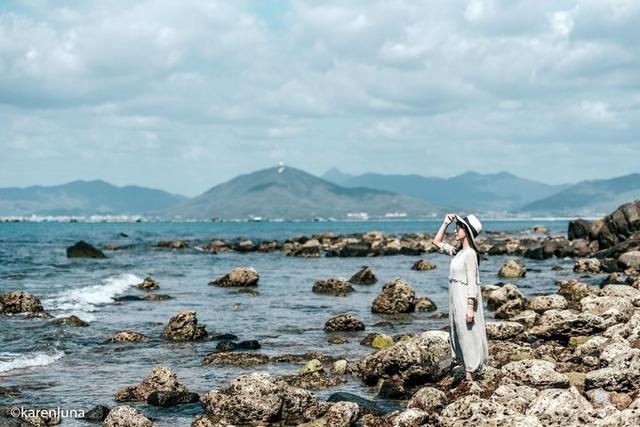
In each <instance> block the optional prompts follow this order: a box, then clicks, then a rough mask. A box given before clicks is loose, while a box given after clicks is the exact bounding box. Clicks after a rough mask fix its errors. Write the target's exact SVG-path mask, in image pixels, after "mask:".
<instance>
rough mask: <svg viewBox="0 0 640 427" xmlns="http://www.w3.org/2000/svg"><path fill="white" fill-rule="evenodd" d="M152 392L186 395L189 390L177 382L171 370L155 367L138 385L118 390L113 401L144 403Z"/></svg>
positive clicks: (164, 367)
mask: <svg viewBox="0 0 640 427" xmlns="http://www.w3.org/2000/svg"><path fill="white" fill-rule="evenodd" d="M154 391H170V392H177V393H187V392H188V391H189V390H188V389H187V387H185V386H184V385H182V384H180V383H179V382H178V380H177V378H176V374H174V373H173V372H172V371H171V369H169V368H168V367H166V366H156V367H155V368H153V369H152V371H151V372H150V373H149V374H148V375H147V376H146V377H145V378H144V379H143V380H142V382H141V383H140V384H136V385H132V386H129V387H125V388H122V389H120V390H118V391H117V392H116V395H115V400H116V401H118V402H144V401H146V400H147V399H148V398H149V395H150V394H151V393H152V392H154Z"/></svg>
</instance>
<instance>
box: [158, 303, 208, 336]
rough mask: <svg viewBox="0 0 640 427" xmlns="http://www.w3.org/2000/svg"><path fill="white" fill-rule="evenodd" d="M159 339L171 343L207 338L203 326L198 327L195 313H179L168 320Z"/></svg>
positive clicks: (187, 311)
mask: <svg viewBox="0 0 640 427" xmlns="http://www.w3.org/2000/svg"><path fill="white" fill-rule="evenodd" d="M160 337H161V338H164V339H166V340H171V341H195V340H199V339H203V338H206V337H207V331H206V330H205V326H204V325H198V319H197V318H196V312H195V311H189V310H186V311H181V312H180V313H178V314H176V315H175V316H173V317H172V318H171V320H169V323H168V324H167V326H165V328H164V330H163V331H162V334H161V335H160Z"/></svg>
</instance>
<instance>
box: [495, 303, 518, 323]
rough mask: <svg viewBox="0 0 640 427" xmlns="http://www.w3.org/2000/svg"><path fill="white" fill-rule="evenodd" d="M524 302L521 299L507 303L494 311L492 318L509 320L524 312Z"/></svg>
mask: <svg viewBox="0 0 640 427" xmlns="http://www.w3.org/2000/svg"><path fill="white" fill-rule="evenodd" d="M525 302H526V301H525V300H521V299H513V300H511V301H507V302H505V303H504V304H502V305H501V306H500V307H498V308H497V309H496V312H495V313H494V316H495V317H496V319H510V318H512V317H514V316H516V315H518V314H519V313H520V312H522V310H524V306H525Z"/></svg>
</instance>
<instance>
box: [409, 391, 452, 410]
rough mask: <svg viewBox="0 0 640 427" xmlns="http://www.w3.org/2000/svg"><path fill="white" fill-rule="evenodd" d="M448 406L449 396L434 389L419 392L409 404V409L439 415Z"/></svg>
mask: <svg viewBox="0 0 640 427" xmlns="http://www.w3.org/2000/svg"><path fill="white" fill-rule="evenodd" d="M446 404H447V395H446V394H444V392H442V391H440V390H438V389H437V388H433V387H423V388H421V389H420V390H418V391H417V392H416V393H415V394H414V395H413V396H412V397H411V399H410V400H409V403H407V409H410V408H416V409H420V410H421V411H424V412H427V413H432V412H435V413H439V412H440V411H441V410H442V409H443V408H444V407H445V405H446Z"/></svg>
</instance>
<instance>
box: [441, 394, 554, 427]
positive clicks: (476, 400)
mask: <svg viewBox="0 0 640 427" xmlns="http://www.w3.org/2000/svg"><path fill="white" fill-rule="evenodd" d="M488 422H489V424H487V423H488ZM440 425H441V426H443V427H463V426H471V425H496V426H518V427H542V424H540V422H539V421H538V420H537V418H535V417H533V416H526V415H522V414H520V413H519V412H516V411H514V410H512V409H509V408H507V407H505V406H503V405H501V404H499V403H497V402H495V401H492V400H487V399H482V398H481V397H479V396H477V395H475V394H471V395H468V396H464V397H462V398H461V399H458V400H456V401H455V402H453V403H450V404H449V405H447V407H445V408H444V410H443V411H442V414H441V419H440Z"/></svg>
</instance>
